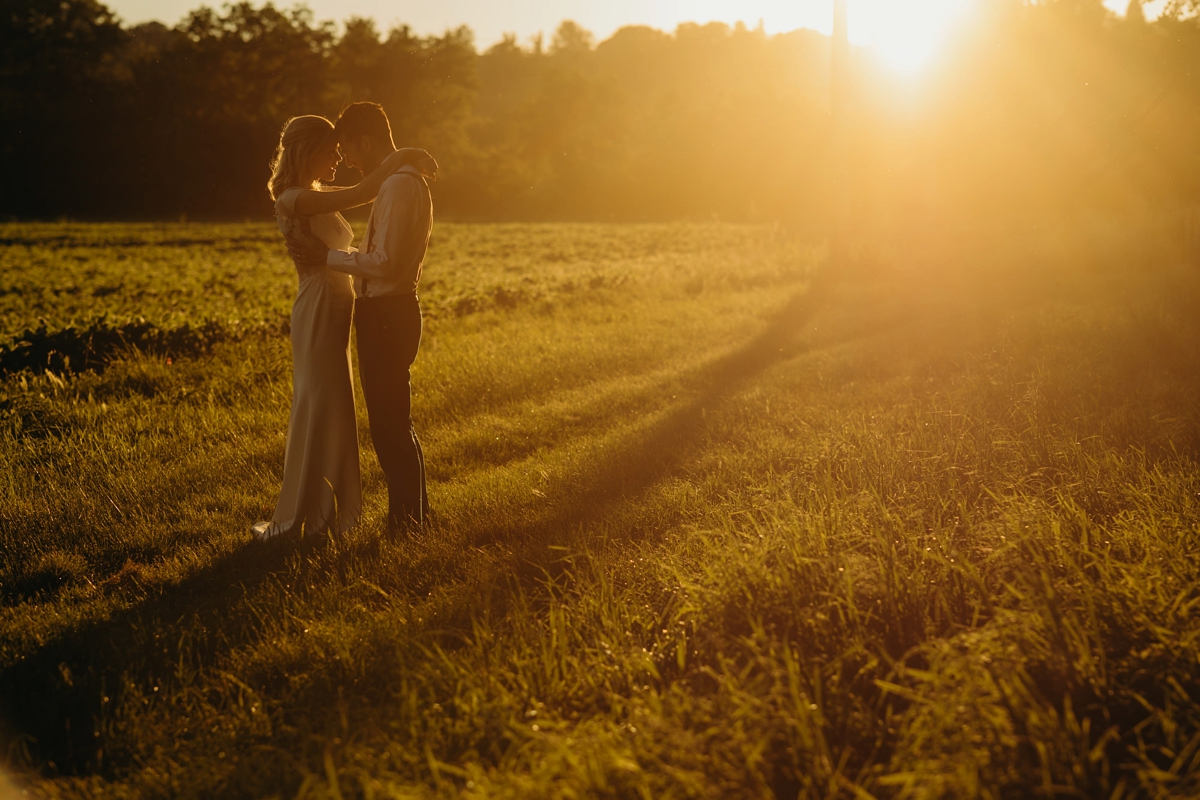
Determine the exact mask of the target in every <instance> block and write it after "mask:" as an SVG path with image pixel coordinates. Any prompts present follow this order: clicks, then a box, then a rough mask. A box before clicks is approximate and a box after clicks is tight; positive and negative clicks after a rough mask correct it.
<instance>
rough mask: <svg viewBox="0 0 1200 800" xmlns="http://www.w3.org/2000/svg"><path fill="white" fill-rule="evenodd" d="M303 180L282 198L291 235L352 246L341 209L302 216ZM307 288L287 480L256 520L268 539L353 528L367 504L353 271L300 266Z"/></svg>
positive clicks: (297, 339) (295, 351)
mask: <svg viewBox="0 0 1200 800" xmlns="http://www.w3.org/2000/svg"><path fill="white" fill-rule="evenodd" d="M301 191H303V190H302V189H299V188H292V189H287V190H286V191H284V192H283V194H282V195H280V197H279V200H278V201H277V202H276V204H275V212H276V213H275V215H276V218H277V219H278V221H279V230H280V231H281V232H282V233H283V235H284V237H285V238H286V239H288V240H291V241H302V240H303V239H305V238H307V237H311V236H315V237H317V238H319V239H320V240H321V241H322V242H324V243H325V245H326V246H328V247H329V248H331V249H334V250H345V249H347V248H348V247H349V246H350V243H351V241H353V239H354V233H353V231H352V230H351V229H350V225H349V224H348V223H347V222H346V220H345V219H343V218H342V215H341V214H336V213H335V214H320V215H318V216H314V217H300V216H298V215H297V214H296V205H295V204H296V198H297V197H298V196H299V194H300V192H301ZM296 269H297V272H299V275H300V288H299V290H298V291H297V292H296V302H295V303H294V304H293V305H292V373H293V378H292V414H291V418H290V419H289V420H288V434H287V450H286V451H285V454H284V459H283V487H282V488H281V489H280V490H279V502H278V503H277V504H276V506H275V513H274V514H273V515H272V517H271V521H270V522H259V523H256V524H255V525H253V526H252V527H251V530H252V531H253V533H254V535H255V536H257V537H258V538H260V539H269V538H272V537H274V536H277V535H279V534H282V533H288V532H299V530H300V528H301V526H303V527H304V529H306V530H307V531H310V532H316V531H323V530H326V529H333V530H335V531H336V532H338V533H341V532H344V531H347V530H349V529H350V528H352V527H354V525H355V524H356V523H357V522H358V517H359V514H360V513H361V511H362V485H361V478H360V475H359V469H358V426H357V423H356V420H355V416H354V384H353V382H352V381H351V377H350V375H351V373H350V322H351V319H352V317H353V314H354V289H353V288H352V286H351V283H350V276H349V275H346V274H344V273H340V272H332V271H330V270H329V269H327V268H324V267H321V268H317V269H303V268H301V267H299V266H297V268H296Z"/></svg>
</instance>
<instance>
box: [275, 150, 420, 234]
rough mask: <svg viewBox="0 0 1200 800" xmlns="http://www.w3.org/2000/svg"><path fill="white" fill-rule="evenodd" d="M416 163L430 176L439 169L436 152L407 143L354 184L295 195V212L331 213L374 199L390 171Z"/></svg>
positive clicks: (309, 213)
mask: <svg viewBox="0 0 1200 800" xmlns="http://www.w3.org/2000/svg"><path fill="white" fill-rule="evenodd" d="M407 166H414V167H416V168H417V169H419V170H421V172H423V173H425V174H426V175H427V176H428V177H433V176H434V175H436V173H437V168H438V167H437V162H436V161H434V160H433V156H431V155H429V153H427V152H425V151H424V150H422V149H421V148H419V147H405V148H403V149H400V150H397V151H396V152H394V153H392V154H391V155H389V156H388V157H387V158H385V159H384V160H383V163H381V164H380V165H379V166H378V167H376V168H375V169H374V170H372V171H371V173H370V174H369V175H367V176H366V177H364V178H363V179H362V180H361V181H359V182H358V183H357V184H355V185H354V186H347V187H346V188H345V189H328V190H326V191H322V192H316V191H313V190H312V189H305V190H304V191H302V192H300V194H299V195H298V196H297V197H296V205H295V208H296V214H298V215H299V216H302V217H312V216H315V215H317V214H331V213H333V212H334V211H344V210H345V209H347V208H354V207H355V206H361V205H363V204H364V203H369V202H371V201H372V200H374V199H375V195H377V194H379V187H380V186H382V185H383V182H384V181H385V180H387V179H388V177H390V176H391V175H393V174H395V173H396V172H397V171H398V170H400V169H401V168H402V167H407Z"/></svg>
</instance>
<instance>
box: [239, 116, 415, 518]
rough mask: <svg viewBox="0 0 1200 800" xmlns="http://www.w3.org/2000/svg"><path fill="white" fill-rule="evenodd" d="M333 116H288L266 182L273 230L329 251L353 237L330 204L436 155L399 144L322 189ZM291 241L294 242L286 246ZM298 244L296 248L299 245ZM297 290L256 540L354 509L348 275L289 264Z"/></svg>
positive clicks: (343, 205)
mask: <svg viewBox="0 0 1200 800" xmlns="http://www.w3.org/2000/svg"><path fill="white" fill-rule="evenodd" d="M341 160H342V159H341V154H340V153H339V152H338V146H337V139H336V137H335V136H334V132H333V124H332V123H331V122H330V121H329V120H327V119H325V118H324V117H318V116H301V117H293V118H292V119H290V120H288V122H287V124H286V125H284V127H283V133H282V134H281V135H280V137H279V147H278V148H277V149H276V151H275V158H274V160H273V161H272V163H271V179H270V181H268V183H267V189H268V191H269V192H270V194H271V199H272V200H274V201H275V216H276V219H277V220H278V222H279V230H280V231H281V232H282V233H283V235H284V238H285V239H287V240H288V242H289V243H291V244H297V243H299V244H302V243H304V242H305V240H311V239H312V238H316V239H319V240H320V241H321V242H322V243H323V244H324V245H325V246H326V247H329V248H331V249H334V250H345V249H347V248H349V246H350V243H351V241H352V240H353V239H354V234H353V231H352V230H351V229H350V225H349V224H348V223H347V222H346V220H345V219H343V218H342V215H341V214H339V213H338V212H339V211H342V210H344V209H347V208H353V207H355V206H361V205H363V204H365V203H368V202H370V201H371V200H373V199H374V198H375V195H376V194H377V193H378V192H379V187H380V186H381V185H382V184H383V181H384V180H385V179H386V178H387V177H388V176H390V175H391V174H392V173H394V172H397V171H398V170H399V169H401V168H402V167H405V166H408V165H412V166H415V167H417V168H418V169H419V170H421V171H422V172H426V173H428V174H430V175H432V174H433V173H434V172H435V171H436V170H437V163H436V162H435V161H434V160H433V158H432V157H431V156H430V155H429V154H428V153H426V152H425V151H424V150H421V149H418V148H406V149H401V150H398V151H396V152H395V153H393V154H392V155H390V156H388V157H387V158H386V159H385V160H384V162H383V163H382V164H381V165H380V166H379V167H378V168H377V169H375V171H374V172H372V173H370V174H369V175H367V176H365V177H364V178H363V180H362V181H361V182H360V183H359V184H358V185H356V186H351V187H349V188H345V189H323V188H321V187H320V184H319V182H320V181H332V180H333V178H334V172H335V170H336V169H337V165H338V164H339V163H340V162H341ZM293 249H296V248H293ZM300 249H302V248H300ZM296 271H297V272H298V273H299V277H300V288H299V290H298V291H297V292H296V301H295V303H294V304H293V305H292V319H291V326H292V332H291V337H292V362H293V367H292V370H293V381H292V413H291V418H290V419H289V420H288V434H287V449H286V450H285V453H284V459H283V487H282V488H281V489H280V491H279V502H278V503H277V504H276V506H275V513H274V514H273V515H272V517H271V520H270V521H269V522H258V523H255V524H254V525H252V526H250V530H251V532H252V533H253V534H254V536H256V537H257V538H259V539H270V538H272V537H275V536H278V535H280V534H284V533H299V532H300V530H301V528H302V527H303V528H304V529H306V530H308V531H310V532H312V531H323V530H327V529H333V530H334V531H336V532H337V533H342V532H344V531H347V530H349V529H350V528H352V527H354V525H355V523H357V522H358V516H359V513H360V512H361V510H362V489H361V486H360V478H359V471H358V427H357V425H356V423H355V417H354V385H353V383H352V381H351V378H350V321H351V317H352V316H353V311H354V290H353V289H352V288H351V283H350V276H349V275H346V274H344V273H339V272H331V271H329V270H328V269H326V268H324V267H317V268H313V267H303V266H301V265H299V264H297V265H296Z"/></svg>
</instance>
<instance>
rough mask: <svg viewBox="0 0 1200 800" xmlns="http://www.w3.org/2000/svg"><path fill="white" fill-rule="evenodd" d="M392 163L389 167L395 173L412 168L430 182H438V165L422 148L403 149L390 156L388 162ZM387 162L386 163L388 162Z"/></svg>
mask: <svg viewBox="0 0 1200 800" xmlns="http://www.w3.org/2000/svg"><path fill="white" fill-rule="evenodd" d="M391 159H394V161H392V162H391V163H390V164H389V166H391V167H392V171H393V172H398V171H399V170H401V169H403V168H404V167H408V166H412V167H416V168H417V170H418V171H419V172H420V173H421V174H422V175H424V176H425V177H426V178H427V179H429V180H431V181H432V180H437V171H438V163H437V161H436V160H434V157H433V156H431V155H429V153H428V152H426V151H425V150H423V149H421V148H420V147H402V148H400V149H399V150H397V151H396V152H394V153H392V154H391V155H390V156H388V158H387V160H391ZM387 160H385V163H386V162H387Z"/></svg>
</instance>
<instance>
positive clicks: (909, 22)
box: [850, 0, 972, 74]
mask: <svg viewBox="0 0 1200 800" xmlns="http://www.w3.org/2000/svg"><path fill="white" fill-rule="evenodd" d="M971 5H972V3H971V0H911V1H910V2H905V3H897V2H894V0H857V2H855V0H851V3H850V39H851V41H853V42H854V43H855V44H858V45H865V46H868V47H870V48H871V49H872V50H874V51H875V53H876V55H877V57H878V58H879V59H880V60H881V61H882V62H883V63H884V64H886V65H887V66H889V67H891V68H892V69H895V70H897V71H899V72H904V73H909V74H911V73H916V72H919V71H920V70H922V69H923V68H925V67H926V66H928V65H929V64H930V63H931V62H932V61H933V60H935V59H936V58H937V56H938V54H939V52H940V51H941V49H942V48H943V47H944V45H945V44H946V41H947V40H948V39H949V36H950V34H951V29H952V28H953V27H954V25H955V23H956V22H958V21H959V20H960V19H961V18H962V17H963V16H964V14H965V12H966V11H967V10H968V9H969V8H970V6H971Z"/></svg>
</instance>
